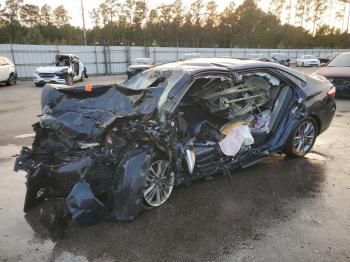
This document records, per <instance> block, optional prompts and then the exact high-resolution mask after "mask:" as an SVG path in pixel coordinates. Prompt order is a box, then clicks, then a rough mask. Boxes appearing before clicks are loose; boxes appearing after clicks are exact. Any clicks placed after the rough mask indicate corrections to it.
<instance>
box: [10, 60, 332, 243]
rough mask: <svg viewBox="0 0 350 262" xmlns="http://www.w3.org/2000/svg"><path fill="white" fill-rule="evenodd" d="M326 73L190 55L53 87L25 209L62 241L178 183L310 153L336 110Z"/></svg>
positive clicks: (20, 164)
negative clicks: (106, 80) (110, 77)
mask: <svg viewBox="0 0 350 262" xmlns="http://www.w3.org/2000/svg"><path fill="white" fill-rule="evenodd" d="M334 96H335V88H334V87H333V86H332V84H331V83H330V82H329V81H328V80H326V79H325V78H323V77H321V76H305V75H304V74H302V73H300V72H298V71H295V70H293V69H290V68H287V67H284V66H281V65H278V64H274V63H265V62H257V61H247V60H246V61H243V60H235V59H217V58H212V59H203V58H199V59H192V60H188V61H182V62H173V63H168V64H163V65H160V66H155V67H152V68H151V69H149V70H146V71H144V72H142V73H140V74H137V75H135V76H134V77H132V78H130V79H129V80H127V81H126V82H125V83H122V84H115V85H86V86H79V87H74V88H64V87H62V86H61V87H58V86H54V85H46V86H45V87H44V89H43V91H42V98H41V107H42V115H41V117H40V121H39V122H38V123H35V124H34V125H33V128H34V131H35V134H36V135H35V139H34V142H33V145H32V147H31V148H28V147H23V148H22V151H21V154H20V155H19V156H18V157H17V159H16V163H15V167H14V168H15V170H16V171H17V170H24V171H26V172H27V174H28V175H27V184H26V186H27V193H26V196H25V203H24V212H28V211H30V209H31V208H32V207H34V206H35V205H37V204H39V203H40V202H44V203H42V204H41V205H42V209H41V217H40V221H41V222H42V223H43V224H44V225H45V226H46V227H47V228H48V229H49V231H50V232H51V235H52V236H53V238H55V239H59V238H61V237H62V236H63V229H64V228H65V227H66V226H67V224H68V221H69V220H70V219H74V220H76V221H78V222H79V223H80V224H83V225H88V224H92V223H95V222H96V221H98V220H99V219H101V218H104V219H107V220H110V221H111V220H112V221H113V220H130V219H133V218H135V217H136V216H137V215H138V214H140V212H142V211H143V210H146V209H149V208H154V207H158V206H161V205H163V204H164V203H165V202H166V201H167V200H168V199H169V197H170V196H171V193H172V192H173V189H174V187H175V186H176V185H179V184H182V183H185V182H189V181H191V180H195V179H199V178H203V177H205V176H209V175H213V174H216V173H222V174H224V175H227V176H229V177H230V176H231V172H232V170H233V169H235V168H238V167H247V166H250V165H252V164H254V163H256V162H258V161H259V160H260V159H261V158H263V157H265V156H268V155H269V154H273V153H281V154H282V153H285V154H287V155H288V156H291V157H302V156H304V155H305V154H307V153H308V152H309V151H310V150H311V148H312V147H313V145H314V143H315V140H316V137H317V136H318V135H319V134H321V133H322V132H323V131H325V130H326V129H327V128H328V127H329V125H330V123H331V121H332V118H333V115H334V112H335V108H336V105H335V100H334Z"/></svg>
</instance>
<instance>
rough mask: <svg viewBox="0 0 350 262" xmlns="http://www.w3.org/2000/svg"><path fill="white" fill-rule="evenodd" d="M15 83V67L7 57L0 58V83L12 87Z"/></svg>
mask: <svg viewBox="0 0 350 262" xmlns="http://www.w3.org/2000/svg"><path fill="white" fill-rule="evenodd" d="M16 81H17V72H16V67H15V65H14V64H13V63H12V61H11V60H10V59H8V58H7V57H0V82H1V83H5V84H6V85H8V86H13V85H15V84H16Z"/></svg>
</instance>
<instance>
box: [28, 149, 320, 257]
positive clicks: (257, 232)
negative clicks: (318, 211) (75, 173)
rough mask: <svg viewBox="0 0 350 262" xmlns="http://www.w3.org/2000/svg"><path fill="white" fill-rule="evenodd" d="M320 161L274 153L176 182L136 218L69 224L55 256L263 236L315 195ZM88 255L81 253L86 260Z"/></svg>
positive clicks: (206, 247) (212, 245)
mask: <svg viewBox="0 0 350 262" xmlns="http://www.w3.org/2000/svg"><path fill="white" fill-rule="evenodd" d="M324 180H325V162H324V161H322V160H321V161H320V160H315V159H308V158H302V159H288V158H284V157H281V156H273V157H271V158H268V159H265V160H264V161H262V162H261V163H259V164H257V165H255V166H253V167H250V168H247V169H244V170H235V171H233V172H232V179H231V180H230V179H229V178H227V177H224V176H222V175H217V176H216V177H215V178H214V179H213V180H211V181H210V182H208V181H204V180H201V181H197V182H194V183H192V184H191V185H190V186H180V187H178V188H176V190H175V193H174V195H173V196H172V198H171V199H170V200H169V201H168V202H167V204H165V205H164V206H163V207H161V208H156V209H153V210H151V211H148V212H144V213H143V214H142V215H140V216H139V217H137V218H136V219H135V220H134V221H130V222H117V223H108V222H102V223H99V224H97V225H94V226H89V227H80V226H78V225H76V224H72V225H70V226H69V228H68V229H67V231H66V236H65V238H64V239H63V240H60V241H59V242H57V243H56V245H55V248H54V250H53V253H52V260H56V259H57V260H58V261H60V260H62V261H64V260H65V259H71V257H69V256H71V255H72V254H73V255H74V256H82V257H83V258H87V259H88V260H93V259H96V258H104V259H106V260H108V259H111V260H116V261H135V260H142V261H151V260H153V261H154V260H157V261H158V260H160V261H173V260H177V261H179V260H180V261H183V260H185V261H187V260H191V261H207V260H215V259H216V258H217V257H220V256H221V255H225V254H230V253H234V252H235V249H237V248H238V247H242V246H245V245H250V243H252V242H253V241H255V240H259V239H262V238H264V231H265V230H266V228H269V227H272V226H273V225H274V224H276V223H284V222H286V221H288V220H289V219H290V218H291V217H292V216H293V215H295V213H298V208H300V207H302V205H303V202H304V201H305V200H306V199H308V200H309V199H311V200H312V201H317V199H318V197H319V195H320V194H319V193H320V192H321V191H322V187H323V184H324ZM38 210H39V208H37V209H35V210H34V211H33V212H31V213H30V214H27V215H26V219H27V221H28V223H29V224H30V225H31V227H32V228H33V229H34V231H35V234H36V235H35V237H36V238H38V239H47V238H49V235H48V234H47V233H46V231H45V229H44V228H43V227H42V226H41V225H40V224H39V222H38V220H37V218H38V213H39V212H38ZM83 261H85V260H83Z"/></svg>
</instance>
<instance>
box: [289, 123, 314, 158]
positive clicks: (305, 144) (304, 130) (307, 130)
mask: <svg viewBox="0 0 350 262" xmlns="http://www.w3.org/2000/svg"><path fill="white" fill-rule="evenodd" d="M315 136H316V128H315V125H314V123H312V122H311V121H305V122H303V123H301V124H300V125H299V127H298V129H297V130H296V132H295V135H294V150H295V151H296V152H298V153H299V154H302V155H304V154H306V153H307V152H309V150H310V149H311V147H312V145H313V142H314V141H315Z"/></svg>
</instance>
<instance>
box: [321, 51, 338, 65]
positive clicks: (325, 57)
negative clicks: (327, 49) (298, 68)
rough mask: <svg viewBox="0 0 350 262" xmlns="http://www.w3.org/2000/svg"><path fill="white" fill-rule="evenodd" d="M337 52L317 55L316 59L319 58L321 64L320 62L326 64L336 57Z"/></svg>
mask: <svg viewBox="0 0 350 262" xmlns="http://www.w3.org/2000/svg"><path fill="white" fill-rule="evenodd" d="M338 54H339V53H332V54H327V55H323V56H320V57H318V60H320V63H321V66H322V64H327V63H329V61H331V60H332V59H333V58H334V57H336V56H337V55H338Z"/></svg>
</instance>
